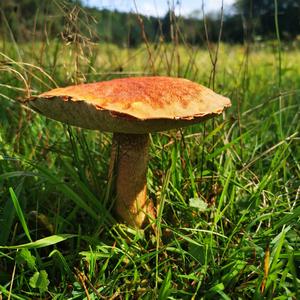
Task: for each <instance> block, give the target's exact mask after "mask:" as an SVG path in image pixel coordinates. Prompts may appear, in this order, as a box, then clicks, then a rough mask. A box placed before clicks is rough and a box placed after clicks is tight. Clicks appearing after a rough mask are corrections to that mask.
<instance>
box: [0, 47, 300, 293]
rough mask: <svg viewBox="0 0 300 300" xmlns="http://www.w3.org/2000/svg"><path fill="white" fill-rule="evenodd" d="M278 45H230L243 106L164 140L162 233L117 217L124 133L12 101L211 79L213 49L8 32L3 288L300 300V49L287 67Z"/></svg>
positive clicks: (233, 91) (228, 57) (156, 187)
mask: <svg viewBox="0 0 300 300" xmlns="http://www.w3.org/2000/svg"><path fill="white" fill-rule="evenodd" d="M0 46H1V45H0ZM276 47H277V46H276V42H274V43H273V42H270V43H269V44H260V45H251V51H250V54H249V55H248V56H247V57H246V56H245V55H246V51H245V49H244V47H243V46H230V45H223V44H221V47H220V53H219V56H218V64H217V73H216V82H215V89H216V91H217V92H219V93H222V94H224V95H226V96H228V97H230V98H231V99H232V104H233V106H232V108H230V109H229V110H228V111H227V112H226V113H225V114H224V115H223V116H220V117H219V118H216V119H215V120H214V121H208V122H206V123H205V125H204V124H199V125H195V126H192V127H190V128H185V129H182V130H178V131H170V132H163V133H157V134H153V135H152V136H151V147H150V158H151V159H150V162H149V172H148V195H149V197H151V198H152V199H153V200H154V202H155V203H156V204H159V212H158V220H157V223H158V231H159V236H160V237H161V238H160V239H159V238H158V237H157V236H154V235H153V233H152V231H151V230H150V228H146V229H145V230H144V231H135V230H133V229H131V228H128V227H126V226H125V225H123V224H118V223H117V222H116V221H115V216H114V215H113V213H112V211H111V208H112V207H111V206H112V204H111V202H112V199H111V198H110V196H109V195H110V190H109V186H108V185H107V174H108V162H109V155H110V145H111V134H109V133H99V132H92V131H87V130H80V129H78V128H71V127H68V126H66V125H62V124H60V123H58V122H55V121H52V120H49V119H45V118H44V117H42V116H38V115H36V114H35V113H33V112H31V111H28V110H26V109H24V108H22V107H21V106H20V105H18V104H17V103H16V102H12V101H10V99H12V100H16V99H22V98H24V97H26V95H27V94H28V93H33V94H36V93H39V92H42V91H45V90H47V89H49V88H52V87H55V86H56V85H57V86H64V85H68V84H71V83H74V82H80V81H95V80H107V79H110V78H114V77H118V76H129V75H148V74H153V73H155V74H157V75H172V76H181V77H186V78H189V79H192V80H195V81H197V82H200V83H202V84H205V85H209V78H210V72H211V69H212V66H211V65H210V61H209V54H208V52H207V50H205V49H201V48H189V47H187V46H176V47H174V46H173V45H165V44H159V45H149V48H148V49H147V47H140V48H138V49H119V48H117V47H116V46H114V45H109V44H100V45H92V44H89V45H86V46H83V45H80V44H75V45H73V44H71V45H66V44H63V43H61V42H60V41H49V42H48V43H46V42H45V43H42V42H36V43H35V44H34V46H33V45H32V44H30V43H29V44H23V45H18V44H15V43H12V42H9V41H5V43H4V41H3V43H2V47H1V48H0V99H1V102H0V125H1V127H0V295H1V294H2V297H3V298H4V299H5V298H9V297H10V299H38V298H42V299H44V298H45V299H46V298H47V299H49V298H50V299H52V298H53V299H98V298H99V299H102V298H103V299H156V298H157V299H264V298H267V299H298V298H300V288H299V286H300V251H299V249H300V236H299V233H300V226H299V219H300V206H299V197H300V187H299V186H300V162H299V159H300V147H299V140H300V137H299V126H300V122H299V119H300V118H299V103H300V102H299V99H300V75H299V61H300V54H299V53H300V52H299V47H300V46H299V45H296V44H294V45H289V47H287V48H284V47H285V45H282V49H281V56H280V57H281V58H280V59H281V61H280V69H278V68H279V67H278V50H277V48H276ZM149 51H150V52H151V57H152V60H153V62H154V65H151V64H149ZM75 58H76V59H75ZM246 58H247V59H246ZM279 72H280V81H279V80H278V76H279V75H278V74H279Z"/></svg>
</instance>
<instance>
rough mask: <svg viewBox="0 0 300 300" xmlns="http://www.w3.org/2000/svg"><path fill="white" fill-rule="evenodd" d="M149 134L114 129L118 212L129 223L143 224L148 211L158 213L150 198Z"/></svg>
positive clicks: (152, 213)
mask: <svg viewBox="0 0 300 300" xmlns="http://www.w3.org/2000/svg"><path fill="white" fill-rule="evenodd" d="M148 148H149V135H148V134H124V133H114V135H113V148H112V157H111V160H112V162H111V163H112V164H113V166H114V167H113V169H114V171H113V172H114V178H115V188H116V202H115V212H116V213H117V215H118V216H119V217H120V218H121V219H122V220H123V221H124V222H125V223H127V224H128V225H131V226H133V227H135V228H141V227H142V225H143V223H144V222H145V220H146V218H147V215H151V216H152V217H155V216H154V215H155V214H154V209H153V204H152V202H151V201H150V200H147V168H148Z"/></svg>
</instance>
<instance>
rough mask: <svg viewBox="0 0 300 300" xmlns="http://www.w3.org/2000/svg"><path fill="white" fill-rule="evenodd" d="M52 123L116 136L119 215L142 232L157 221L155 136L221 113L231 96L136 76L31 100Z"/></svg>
mask: <svg viewBox="0 0 300 300" xmlns="http://www.w3.org/2000/svg"><path fill="white" fill-rule="evenodd" d="M26 103H27V104H28V105H29V106H30V107H31V108H32V109H34V110H35V111H37V112H39V113H41V114H43V115H45V116H47V117H50V118H52V119H55V120H58V121H61V122H64V123H67V124H70V125H75V126H78V127H82V128H88V129H96V130H101V131H109V132H113V147H112V158H111V160H114V161H116V165H115V166H116V168H115V170H116V174H115V180H116V181H115V186H116V202H115V211H116V213H117V214H118V215H119V217H120V218H122V220H123V221H124V222H125V223H127V224H128V225H131V226H134V227H136V228H140V227H141V226H142V224H143V223H144V221H145V220H146V217H147V215H150V216H152V217H154V213H153V209H152V203H151V201H150V200H149V199H147V195H146V184H147V178H146V175H147V164H148V147H149V133H150V132H157V131H164V130H168V129H172V128H180V127H183V126H188V125H191V124H195V123H198V122H201V121H203V120H205V119H208V118H211V117H213V116H215V115H219V114H221V113H222V112H223V110H224V109H225V108H227V107H229V106H230V105H231V102H230V100H229V99H228V98H226V97H223V96H221V95H218V94H216V93H215V92H213V91H212V90H210V89H208V88H206V87H204V86H202V85H199V84H197V83H194V82H192V81H190V80H187V79H182V78H172V77H159V76H153V77H132V78H122V79H113V80H110V81H104V82H97V83H89V84H81V85H76V86H68V87H65V88H56V89H53V90H51V91H48V92H46V93H43V94H41V95H39V96H37V97H32V98H30V99H29V100H28V101H27V102H26Z"/></svg>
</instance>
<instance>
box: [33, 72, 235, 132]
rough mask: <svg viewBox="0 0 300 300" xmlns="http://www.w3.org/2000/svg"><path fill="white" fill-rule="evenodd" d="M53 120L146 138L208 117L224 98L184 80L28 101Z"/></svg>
mask: <svg viewBox="0 0 300 300" xmlns="http://www.w3.org/2000/svg"><path fill="white" fill-rule="evenodd" d="M27 103H28V105H29V106H30V107H32V108H33V109H34V110H36V111H38V112H40V113H42V114H44V115H45V116H47V117H50V118H52V119H55V120H58V121H61V122H64V123H67V124H70V125H75V126H79V127H82V128H88V129H97V130H103V131H111V132H124V133H148V132H153V131H163V130H167V129H172V128H179V127H182V126H187V125H190V124H193V123H198V122H200V121H202V120H204V119H206V118H209V117H213V116H214V115H218V114H220V113H222V112H223V110H224V109H225V108H227V107H230V106H231V102H230V100H229V99H228V98H226V97H223V96H221V95H218V94H216V93H215V92H213V91H212V90H210V89H208V88H206V87H204V86H202V85H200V84H197V83H194V82H192V81H190V80H187V79H183V78H172V77H159V76H154V77H131V78H121V79H113V80H110V81H103V82H97V83H89V84H80V85H75V86H68V87H65V88H56V89H53V90H51V91H48V92H45V93H43V94H41V95H39V96H37V97H33V98H31V99H29V100H28V102H27Z"/></svg>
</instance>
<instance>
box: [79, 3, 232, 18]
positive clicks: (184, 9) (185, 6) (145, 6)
mask: <svg viewBox="0 0 300 300" xmlns="http://www.w3.org/2000/svg"><path fill="white" fill-rule="evenodd" d="M203 1H204V7H205V11H206V12H212V11H219V10H220V8H221V3H222V0H203ZM83 2H84V3H85V4H87V5H89V6H96V7H99V8H107V9H112V10H114V9H117V10H119V11H126V12H128V11H136V10H135V6H134V0H83ZM168 2H169V3H173V2H174V3H175V4H176V3H177V2H179V3H180V4H179V5H176V6H175V10H176V12H177V13H179V14H181V15H189V14H190V13H191V12H193V11H195V10H201V8H202V0H180V1H178V0H169V1H168V0H136V1H135V3H136V5H137V8H138V11H139V13H141V14H144V15H152V16H164V15H165V13H166V12H167V10H168ZM234 2H235V1H234V0H224V5H225V6H229V5H231V4H233V3H234Z"/></svg>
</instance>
